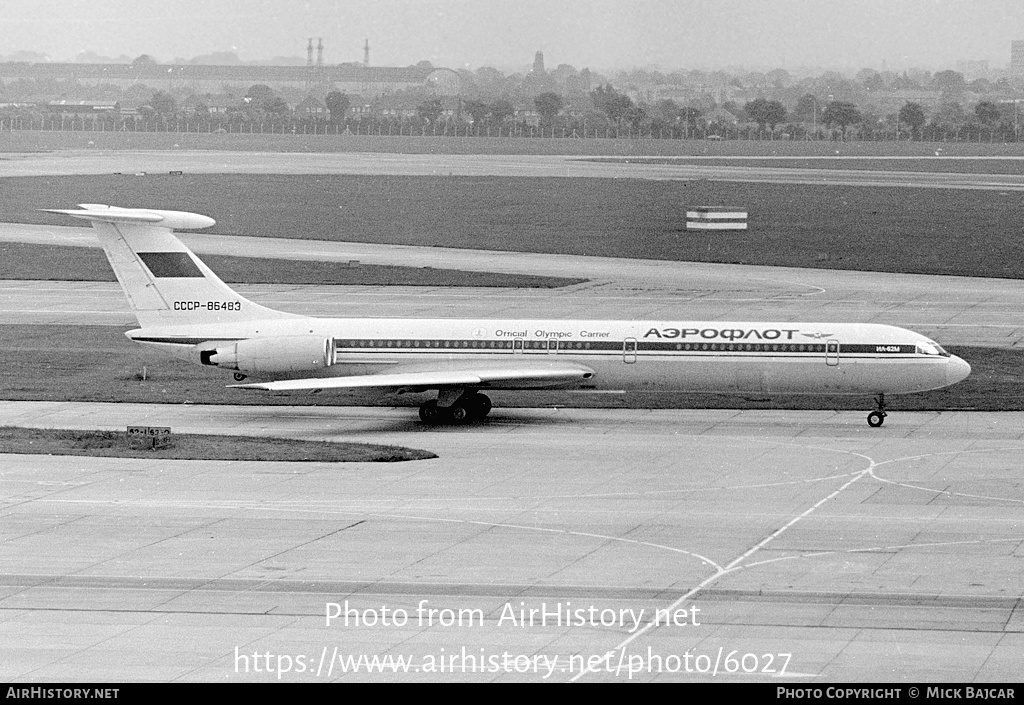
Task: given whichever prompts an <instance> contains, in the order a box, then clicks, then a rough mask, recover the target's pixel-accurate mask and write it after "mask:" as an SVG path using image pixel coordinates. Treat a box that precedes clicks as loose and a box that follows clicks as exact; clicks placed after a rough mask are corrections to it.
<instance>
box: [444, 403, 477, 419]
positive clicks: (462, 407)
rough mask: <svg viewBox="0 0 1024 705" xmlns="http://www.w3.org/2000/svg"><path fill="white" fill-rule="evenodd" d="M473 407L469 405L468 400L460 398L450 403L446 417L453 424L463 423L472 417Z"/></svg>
mask: <svg viewBox="0 0 1024 705" xmlns="http://www.w3.org/2000/svg"><path fill="white" fill-rule="evenodd" d="M473 411H474V409H473V407H471V406H470V405H469V401H468V400H466V399H460V400H459V401H457V402H455V403H454V404H452V406H451V408H450V409H448V419H449V420H450V421H451V422H452V423H453V424H458V425H460V426H461V425H463V424H467V423H469V422H471V421H472V420H473V418H474V415H473Z"/></svg>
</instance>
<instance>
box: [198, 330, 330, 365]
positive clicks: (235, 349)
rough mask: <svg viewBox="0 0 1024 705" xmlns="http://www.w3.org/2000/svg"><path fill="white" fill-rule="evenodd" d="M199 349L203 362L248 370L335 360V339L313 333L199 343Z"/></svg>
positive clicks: (200, 358) (321, 363)
mask: <svg viewBox="0 0 1024 705" xmlns="http://www.w3.org/2000/svg"><path fill="white" fill-rule="evenodd" d="M196 352H197V353H198V355H199V362H200V363H202V364H204V365H213V366H215V367H224V368H227V369H229V370H238V371H239V372H245V373H246V374H270V373H279V372H311V371H315V370H322V369H324V368H326V367H330V366H331V365H332V364H334V340H333V339H332V338H322V337H319V336H313V335H295V336H281V337H274V338H249V339H248V340H239V341H238V342H236V343H225V342H220V341H212V342H209V343H200V344H199V345H197V346H196Z"/></svg>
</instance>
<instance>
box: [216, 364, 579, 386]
mask: <svg viewBox="0 0 1024 705" xmlns="http://www.w3.org/2000/svg"><path fill="white" fill-rule="evenodd" d="M593 376H594V371H593V370H591V369H589V368H587V367H582V366H579V367H575V366H561V367H542V368H536V367H495V368H482V369H477V370H474V369H466V370H436V371H427V372H395V373H390V374H374V375H353V376H349V377H316V378H312V379H288V380H278V381H275V382H255V383H250V384H231V385H228V386H230V387H232V388H235V389H263V390H267V391H271V392H285V391H301V390H310V389H370V388H381V389H387V388H392V389H404V388H409V387H413V388H422V389H439V388H441V387H491V388H502V387H509V388H518V387H533V388H543V387H554V386H560V385H566V384H572V383H574V382H575V383H578V382H582V381H583V380H586V379H590V378H591V377H593Z"/></svg>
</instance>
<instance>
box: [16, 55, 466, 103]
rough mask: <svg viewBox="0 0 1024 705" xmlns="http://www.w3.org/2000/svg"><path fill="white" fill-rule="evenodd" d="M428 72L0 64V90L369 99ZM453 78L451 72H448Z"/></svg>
mask: <svg viewBox="0 0 1024 705" xmlns="http://www.w3.org/2000/svg"><path fill="white" fill-rule="evenodd" d="M433 73H436V70H435V69H433V68H423V67H418V66H409V67H405V68H389V67H384V66H373V67H366V66H361V65H359V64H341V65H338V66H315V65H314V66H248V65H243V66H212V65H194V64H148V65H147V64H139V65H134V64H68V63H46V64H43V63H35V64H32V63H23V62H8V63H0V85H7V84H9V83H13V82H15V81H19V80H33V79H36V80H66V81H75V82H77V83H79V84H81V85H84V86H96V85H101V84H110V85H115V86H118V87H120V88H128V87H130V86H134V85H145V86H148V87H150V88H154V89H158V90H164V91H191V92H192V93H198V94H203V93H214V94H217V93H225V92H232V91H227V90H225V88H226V87H240V88H242V89H243V90H242V91H241V92H242V93H244V92H245V90H244V89H245V88H246V87H248V86H251V85H253V84H257V83H262V84H264V85H266V86H269V87H270V88H272V89H274V90H279V89H281V88H300V89H304V90H310V89H311V88H313V87H317V89H318V91H322V92H323V93H324V94H326V93H327V92H328V91H331V90H339V91H341V92H343V93H347V94H348V95H359V96H363V97H367V98H372V97H375V96H379V95H384V94H386V93H393V92H395V91H400V90H404V89H407V88H416V87H422V86H423V85H425V84H426V82H427V78H428V77H429V76H430V75H431V74H433ZM453 73H454V72H453Z"/></svg>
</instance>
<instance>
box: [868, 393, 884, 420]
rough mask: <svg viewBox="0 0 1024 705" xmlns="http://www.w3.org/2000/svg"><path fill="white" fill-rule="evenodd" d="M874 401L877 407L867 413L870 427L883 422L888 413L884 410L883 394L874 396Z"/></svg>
mask: <svg viewBox="0 0 1024 705" xmlns="http://www.w3.org/2000/svg"><path fill="white" fill-rule="evenodd" d="M875 403H876V404H877V405H878V408H877V409H875V410H874V411H872V412H871V413H870V414H868V426H870V427H871V428H878V427H879V426H881V425H882V424H883V423H885V417H886V416H888V415H889V414H887V413H886V411H885V394H879V395H878V396H877V397H875Z"/></svg>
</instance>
